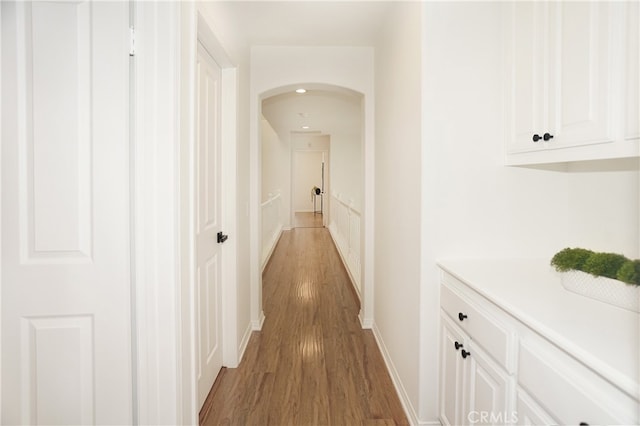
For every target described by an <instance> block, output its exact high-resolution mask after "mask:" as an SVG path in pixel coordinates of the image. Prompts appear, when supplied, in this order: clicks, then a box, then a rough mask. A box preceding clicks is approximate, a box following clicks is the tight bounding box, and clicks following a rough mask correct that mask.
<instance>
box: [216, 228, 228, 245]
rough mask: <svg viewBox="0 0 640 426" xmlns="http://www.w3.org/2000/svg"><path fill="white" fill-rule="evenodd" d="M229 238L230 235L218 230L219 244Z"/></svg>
mask: <svg viewBox="0 0 640 426" xmlns="http://www.w3.org/2000/svg"><path fill="white" fill-rule="evenodd" d="M227 238H229V236H228V235H225V234H223V233H222V231H220V232H218V244H222V243H224V242H225V241H227Z"/></svg>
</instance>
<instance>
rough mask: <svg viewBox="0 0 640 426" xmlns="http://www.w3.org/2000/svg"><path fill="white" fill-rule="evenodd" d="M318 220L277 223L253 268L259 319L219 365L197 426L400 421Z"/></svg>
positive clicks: (373, 347)
mask: <svg viewBox="0 0 640 426" xmlns="http://www.w3.org/2000/svg"><path fill="white" fill-rule="evenodd" d="M350 286H351V284H350V282H349V278H348V275H347V273H346V271H345V269H344V267H343V265H342V263H341V261H340V258H339V256H338V253H337V251H336V249H335V247H334V245H333V242H332V240H331V236H330V235H329V232H328V230H327V229H326V228H301V229H294V230H292V231H287V232H284V233H283V234H282V238H281V239H280V242H279V243H278V245H277V247H276V250H275V251H274V253H273V257H272V258H271V260H270V262H269V264H268V265H267V267H266V269H265V271H264V274H263V300H264V312H265V316H266V319H265V322H264V325H263V327H262V331H261V332H254V333H253V335H252V337H251V340H250V341H249V344H248V347H247V350H246V353H245V356H244V359H243V361H242V363H241V364H240V366H239V367H238V368H237V369H223V371H222V373H221V375H220V376H219V378H218V380H217V382H216V384H215V385H214V391H213V393H212V394H211V395H209V398H208V399H207V401H206V402H205V405H204V408H203V410H202V413H201V424H205V425H218V424H233V425H267V424H269V425H320V424H332V425H356V424H408V422H407V419H406V417H405V414H404V411H403V409H402V406H401V403H400V400H399V399H398V396H397V394H396V392H395V389H394V387H393V384H392V382H391V379H390V377H389V374H388V372H387V369H386V367H385V365H384V360H383V359H382V356H381V354H380V351H379V349H378V347H377V345H376V342H375V339H374V337H373V333H372V332H371V331H370V330H362V328H361V326H360V323H359V321H358V310H359V307H358V301H357V298H356V297H355V294H354V292H353V290H352V288H351V287H350Z"/></svg>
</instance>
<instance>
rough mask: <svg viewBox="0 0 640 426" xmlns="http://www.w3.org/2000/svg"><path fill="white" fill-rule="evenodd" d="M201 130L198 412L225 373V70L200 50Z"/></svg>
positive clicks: (197, 225) (198, 147) (198, 151)
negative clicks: (222, 236) (222, 234)
mask: <svg viewBox="0 0 640 426" xmlns="http://www.w3.org/2000/svg"><path fill="white" fill-rule="evenodd" d="M196 72H197V88H196V96H197V109H198V113H197V125H196V131H197V136H196V152H195V154H196V170H195V173H196V176H195V179H196V180H195V182H196V194H195V195H196V206H195V207H196V208H195V212H194V213H195V215H196V217H195V218H194V220H195V222H194V223H195V228H196V229H195V233H196V235H195V243H196V307H197V309H198V313H197V319H196V321H197V333H196V338H197V339H198V344H197V357H198V362H197V366H196V367H197V368H198V372H197V378H198V407H202V404H203V403H204V401H205V399H206V397H207V395H208V393H209V391H210V389H211V386H212V385H213V382H214V381H215V378H216V376H217V374H218V372H219V371H220V368H221V367H222V320H221V317H222V306H221V299H222V294H221V290H222V289H221V285H222V279H221V278H222V275H221V273H222V256H221V252H222V245H221V244H219V243H218V242H217V234H218V232H221V231H222V229H221V218H222V210H221V203H220V201H221V190H222V185H221V177H222V173H221V121H220V118H221V78H222V77H221V76H222V73H221V69H220V66H218V64H217V63H216V62H215V61H214V60H213V58H212V57H211V55H210V54H209V53H208V52H207V51H206V50H205V48H204V47H203V46H202V45H201V44H198V56H197V64H196Z"/></svg>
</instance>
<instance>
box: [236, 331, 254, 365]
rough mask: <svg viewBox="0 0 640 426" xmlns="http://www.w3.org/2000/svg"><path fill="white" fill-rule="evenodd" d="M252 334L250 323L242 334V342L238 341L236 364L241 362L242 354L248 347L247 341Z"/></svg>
mask: <svg viewBox="0 0 640 426" xmlns="http://www.w3.org/2000/svg"><path fill="white" fill-rule="evenodd" d="M252 332H253V327H252V326H251V323H249V324H247V328H246V330H244V334H243V335H242V340H240V347H239V348H238V364H240V363H241V362H242V358H244V353H245V351H246V350H247V346H248V345H249V339H251V333H252Z"/></svg>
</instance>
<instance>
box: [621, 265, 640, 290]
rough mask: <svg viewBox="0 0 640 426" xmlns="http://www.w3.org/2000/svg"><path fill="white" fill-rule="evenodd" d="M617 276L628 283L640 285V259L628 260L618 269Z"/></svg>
mask: <svg viewBox="0 0 640 426" xmlns="http://www.w3.org/2000/svg"><path fill="white" fill-rule="evenodd" d="M616 277H617V279H618V280H620V281H623V282H625V283H627V284H635V285H640V260H627V261H626V262H625V263H623V264H622V266H621V267H620V269H619V270H618V273H617V275H616Z"/></svg>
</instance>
